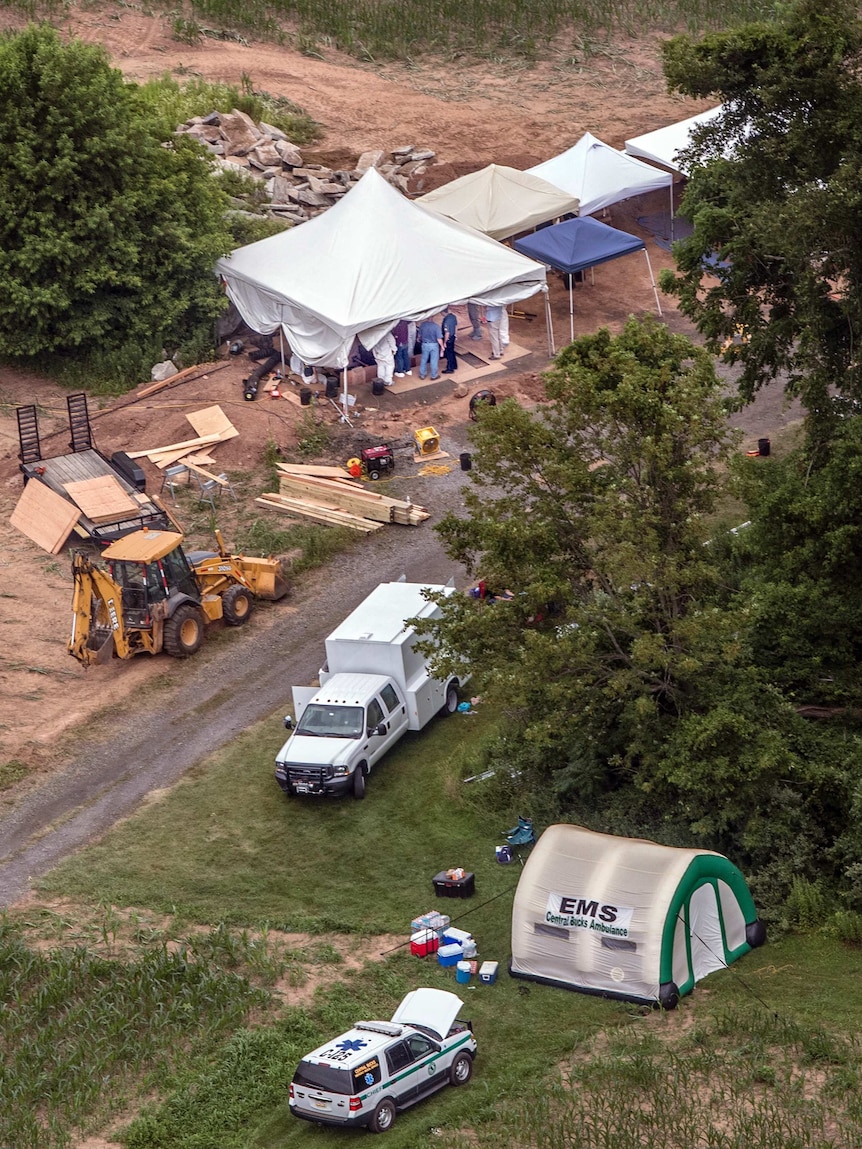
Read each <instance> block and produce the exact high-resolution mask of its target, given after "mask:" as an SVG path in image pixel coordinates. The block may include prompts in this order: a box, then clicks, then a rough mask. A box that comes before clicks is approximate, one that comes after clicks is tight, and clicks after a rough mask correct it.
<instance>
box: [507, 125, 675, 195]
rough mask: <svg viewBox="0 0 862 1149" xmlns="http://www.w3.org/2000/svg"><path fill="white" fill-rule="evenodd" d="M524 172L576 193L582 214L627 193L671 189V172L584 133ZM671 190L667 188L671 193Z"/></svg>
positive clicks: (635, 193)
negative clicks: (567, 146)
mask: <svg viewBox="0 0 862 1149" xmlns="http://www.w3.org/2000/svg"><path fill="white" fill-rule="evenodd" d="M527 171H528V172H529V173H530V174H531V175H534V176H540V177H541V178H542V179H543V180H547V181H548V183H552V184H554V186H555V187H558V188H562V190H563V191H566V192H569V194H570V195H573V196H576V197H577V199H578V201H579V203H580V209H579V214H580V215H582V216H585V215H592V214H593V212H597V211H600V210H601V209H602V208H603V207H609V206H610V205H611V204H613V203H619V202H620V200H624V199H628V198H629V197H630V196H635V195H645V194H646V193H647V192H652V191H657V190H659V189H660V188H671V189H672V188H673V174H672V173H671V172H662V171H659V170H658V169H657V168H655V167H652V166H651V165H650V164H645V163H642V162H641V161H640V160H636V159H635V158H634V157H633V156H627V155H626V154H625V153H624V152H618V151H617V150H616V148H612V147H611V146H610V144H605V143H603V142H602V141H601V140H600V139H597V137H596V136H594V135H592V133H590V132H586V133H585V134H584V135H583V136H581V138H580V139H579V140H578V142H577V143H576V144H575V145H574V146H573V147H571V148H569V149H568V151H565V152H562V153H561V154H560V155H558V156H554V157H553V159H550V160H545V162H544V163H541V164H536V166H535V167H532V168H528V169H527ZM672 195H673V191H672V190H671V196H672Z"/></svg>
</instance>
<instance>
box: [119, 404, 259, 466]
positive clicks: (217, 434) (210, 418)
mask: <svg viewBox="0 0 862 1149" xmlns="http://www.w3.org/2000/svg"><path fill="white" fill-rule="evenodd" d="M186 418H187V419H188V421H189V422H190V423H191V425H192V428H193V429H194V430H195V431H196V432H197V437H196V438H194V439H185V440H183V441H182V442H180V443H167V444H166V445H164V446H161V447H147V448H145V449H144V450H142V451H129V458H130V459H140V458H143V457H144V456H146V457H147V458H148V459H149V460H150V462H151V463H155V465H156V466H157V467H159V468H164V467H169V466H170V465H171V463H176V462H177V461H178V460H179V459H185V458H187V457H188V456H190V455H193V453H194V452H196V451H199V450H200V448H201V447H206V448H210V447H214V446H215V445H216V444H217V443H223V442H224V441H225V440H226V439H233V438H234V437H235V436H236V435H238V434H239V431H237V429H236V427H234V425H233V423H231V421H230V419H228V417H227V415H225V413H224V411H223V410H222V409H221V407H219V405H218V403H216V404H215V405H214V406H212V407H204V408H202V409H201V410H200V411H192V412H191V414H189V415H187V416H186ZM197 461H198V464H199V462H200V460H197ZM208 461H209V462H213V460H212V459H211V458H209V459H208Z"/></svg>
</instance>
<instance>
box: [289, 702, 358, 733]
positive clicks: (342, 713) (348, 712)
mask: <svg viewBox="0 0 862 1149" xmlns="http://www.w3.org/2000/svg"><path fill="white" fill-rule="evenodd" d="M296 733H297V734H305V735H307V736H308V737H311V738H360V737H361V736H362V735H363V734H364V733H365V711H364V710H363V708H362V707H361V706H325V705H323V703H320V702H312V703H311V704H310V705H308V706H306V708H305V710H303V712H302V718H300V720H299V725H298V726H297V728H296Z"/></svg>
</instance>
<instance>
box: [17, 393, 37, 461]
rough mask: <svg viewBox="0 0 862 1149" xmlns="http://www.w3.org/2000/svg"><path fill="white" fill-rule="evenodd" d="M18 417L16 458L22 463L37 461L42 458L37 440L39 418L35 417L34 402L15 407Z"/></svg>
mask: <svg viewBox="0 0 862 1149" xmlns="http://www.w3.org/2000/svg"><path fill="white" fill-rule="evenodd" d="M15 414H16V416H17V417H18V443H19V450H18V458H19V459H20V460H21V462H22V463H24V464H26V463H38V462H39V460H40V459H41V458H42V444H41V443H40V442H39V420H38V419H37V417H36V404H35V403H31V404H29V405H28V406H26V407H16V409H15Z"/></svg>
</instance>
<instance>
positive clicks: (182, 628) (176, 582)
mask: <svg viewBox="0 0 862 1149" xmlns="http://www.w3.org/2000/svg"><path fill="white" fill-rule="evenodd" d="M216 539H217V540H218V547H219V549H218V551H189V552H188V554H186V552H185V551H184V550H183V547H182V542H183V536H182V535H181V534H177V533H174V532H172V531H163V530H147V529H144V530H140V531H134V532H133V533H132V534H128V535H125V536H124V537H123V538H121V539H118V540H117V541H116V542H114V543H111V545H110V546H109V547H107V548H106V550H104V551H103V552H102V555H101V558H103V559H104V560H105V561H106V562H107V564H108V567H107V570H106V569H104V567H102V566H101V565H97V564H96V563H95V562H93V561H92V559H91V558H90V557H89V556H88V555H87V553H86V552H85V551H76V552H75V554H74V556H73V559H72V577H73V580H74V589H73V592H72V636H71V638H70V639H69V653H70V654H71V655H72V656H73V657H74V658H77V660H78V661H79V662H81V663H83V664H84V666H93V665H95V664H101V663H105V662H109V661H110V659H111V658H131V657H132V656H133V655H135V654H142V653H149V654H158V653H159V651H160V650H165V651H167V653H168V654H171V655H173V657H174V658H188V657H189V656H190V655H192V654H194V653H195V652H196V651H197V650H198V648H199V647H200V645H201V642H202V641H203V637H204V627H205V626H206V624H207V623H208V622H213V621H215V620H216V619H219V618H223V619H224V621H225V622H226V623H227V624H228V626H242V625H243V623H245V622H247V621H248V619H249V616H250V615H251V612H252V609H253V606H254V600H255V598H266V599H279V598H282V597H283V596H284V595H285V594H287V591H288V586H287V580H286V579H285V576H284V571H283V569H282V566H281V563H280V562H278V560H276V559H258V558H247V557H246V556H245V555H232V554H230V553H229V552H228V551H227V550H226V548H225V545H224V541H223V540H222V537H221V534H220V532H219V531H216Z"/></svg>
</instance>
